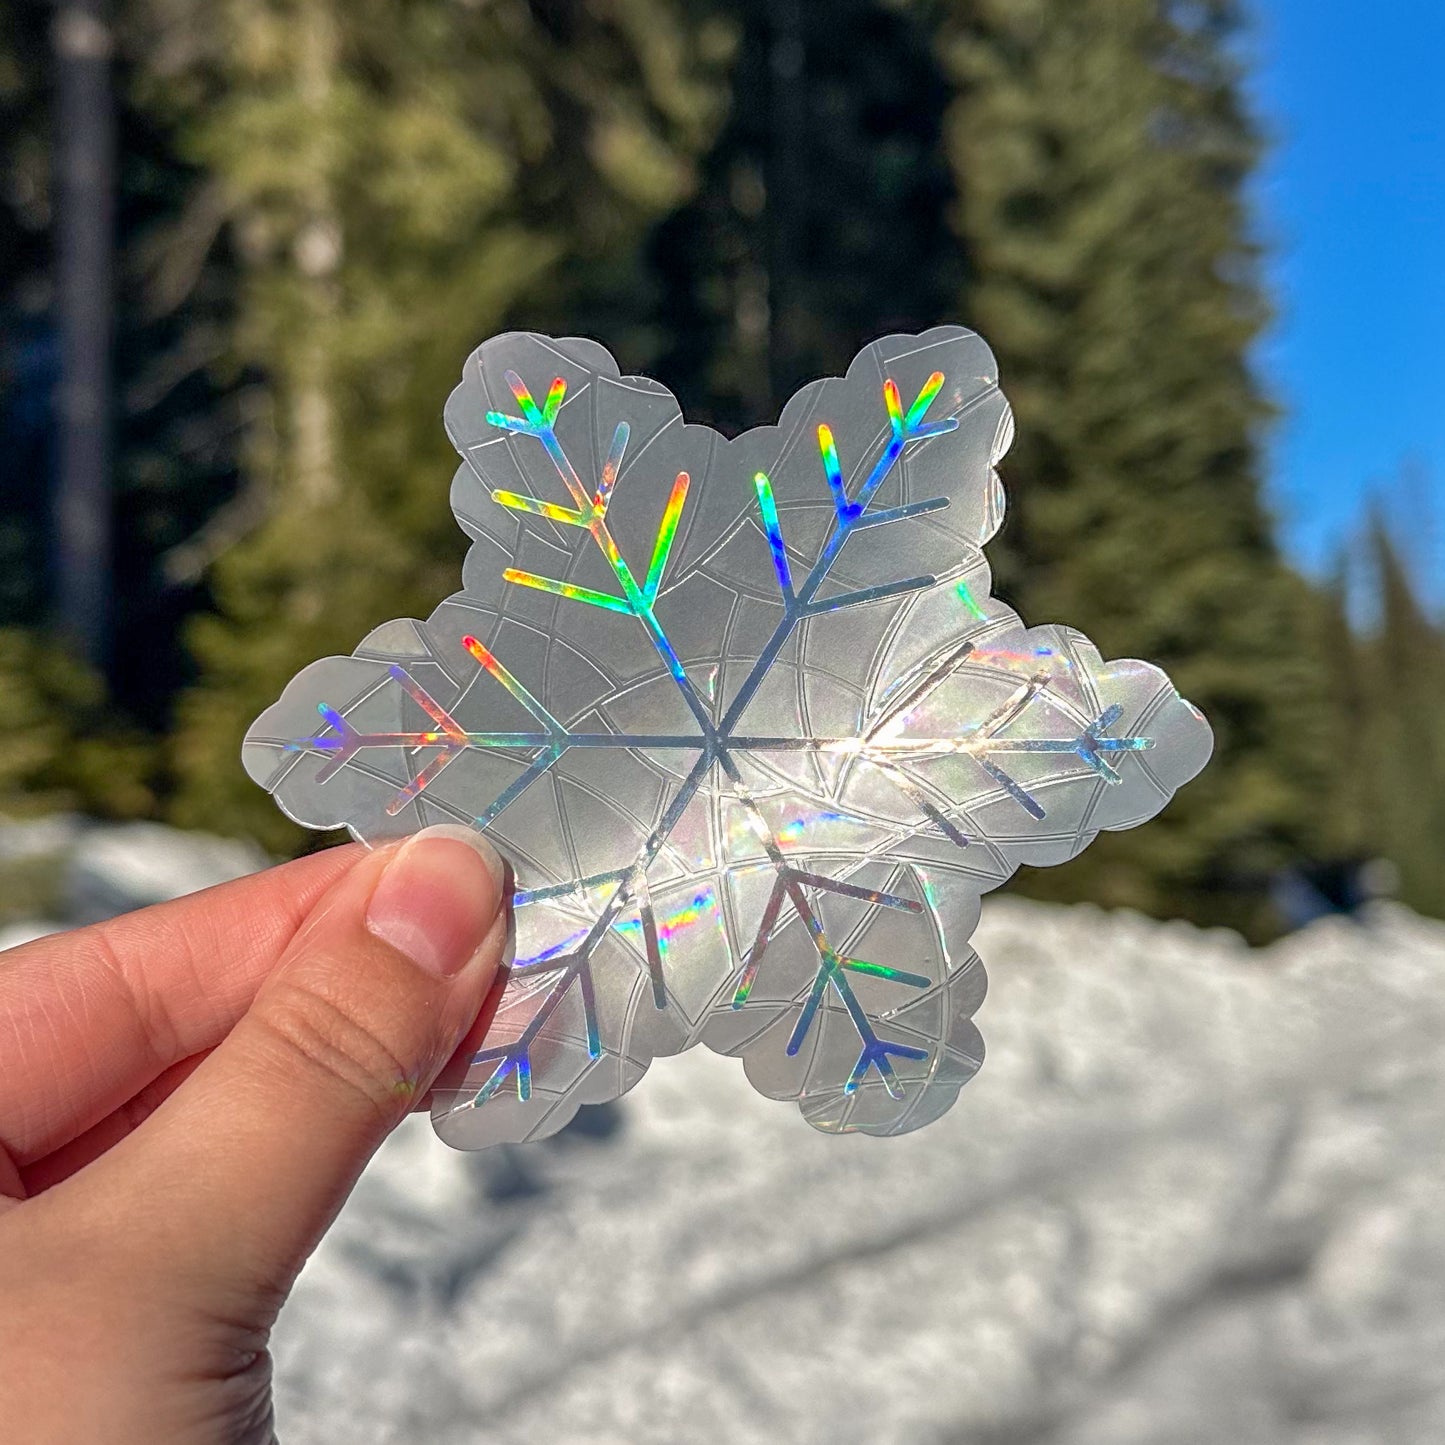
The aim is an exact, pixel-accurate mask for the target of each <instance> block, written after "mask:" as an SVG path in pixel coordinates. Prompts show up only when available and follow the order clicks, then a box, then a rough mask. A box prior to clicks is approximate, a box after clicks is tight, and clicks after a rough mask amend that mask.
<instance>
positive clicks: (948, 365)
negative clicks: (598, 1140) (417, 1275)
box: [244, 327, 1212, 1148]
mask: <svg viewBox="0 0 1445 1445" xmlns="http://www.w3.org/2000/svg"><path fill="white" fill-rule="evenodd" d="M446 422H447V428H448V431H449V432H450V435H451V437H452V440H453V442H454V444H455V445H456V448H457V450H458V452H459V453H460V455H461V458H462V464H461V467H460V469H459V470H458V471H457V474H456V476H455V479H454V481H453V483H452V496H451V502H452V508H453V510H454V511H455V513H456V516H457V520H458V522H459V523H460V524H461V526H462V528H463V529H464V530H465V531H466V533H467V535H468V536H469V537H470V538H471V540H472V545H471V548H470V551H469V553H468V555H467V560H466V564H465V568H464V572H463V587H462V590H461V591H460V592H458V593H456V594H455V595H454V596H452V597H450V598H448V599H447V600H446V601H445V602H443V603H442V604H441V605H440V606H439V607H438V608H437V610H436V611H435V612H434V613H433V614H432V616H431V617H430V618H429V619H427V620H426V621H425V622H419V621H415V620H411V619H405V620H400V621H395V622H389V623H387V624H385V625H384V626H382V627H380V628H378V629H377V630H376V631H374V632H373V633H372V634H371V635H370V636H369V637H367V638H366V639H365V640H364V641H362V642H361V644H360V645H359V646H358V647H357V649H356V651H355V653H354V654H353V655H352V656H350V657H332V658H325V659H323V660H321V661H319V662H316V663H314V664H312V665H311V666H310V667H308V668H306V669H305V670H304V671H303V672H301V673H300V674H299V675H298V676H297V677H296V678H295V679H294V680H293V681H292V683H291V684H290V685H289V686H288V687H287V689H286V691H285V693H284V694H283V695H282V697H281V698H280V700H279V701H278V702H276V703H275V704H274V705H273V706H271V707H270V708H268V709H267V710H266V712H265V713H263V714H262V715H261V717H260V718H258V719H257V720H256V723H255V724H254V726H253V727H252V729H251V731H250V733H249V735H248V736H247V739H246V744H245V750H244V758H245V765H246V768H247V770H248V771H249V772H250V774H251V776H252V777H253V778H255V780H256V781H257V782H258V783H260V784H261V785H262V786H263V787H265V788H266V789H268V790H269V791H270V792H271V793H273V794H274V795H275V797H276V800H277V802H278V803H279V804H280V806H281V807H282V808H283V809H284V810H285V812H286V813H287V814H288V816H290V817H292V818H294V819H296V820H297V821H298V822H300V823H303V824H305V825H307V826H309V827H314V828H333V827H338V826H345V827H347V828H349V829H350V830H351V832H352V833H353V834H354V835H355V836H356V837H358V838H360V839H362V840H364V841H367V842H371V843H375V842H378V841H381V840H385V839H388V838H392V837H396V836H398V835H402V834H407V833H411V832H414V831H416V830H417V829H419V828H422V827H425V826H427V825H428V824H431V823H437V822H448V823H463V824H467V825H469V826H473V827H476V828H479V829H484V830H485V831H486V833H487V835H488V836H489V837H490V838H492V839H493V841H494V842H495V843H496V845H497V847H498V849H499V850H500V851H501V852H502V853H503V854H504V855H505V856H506V858H507V859H508V860H509V862H510V863H511V865H512V869H513V873H514V878H515V885H516V893H515V898H514V906H515V919H516V928H515V940H516V941H515V958H514V960H513V962H512V963H511V966H510V972H509V975H508V979H507V983H506V987H505V990H504V992H503V994H502V996H501V1001H500V1004H499V1006H498V1008H497V1011H496V1014H495V1016H494V1017H493V1018H492V1019H491V1020H490V1022H489V1025H488V1027H487V1030H486V1033H485V1036H484V1037H481V1038H479V1039H478V1040H477V1041H476V1048H475V1051H474V1052H471V1053H469V1056H468V1062H467V1067H466V1068H465V1070H464V1071H453V1073H452V1074H450V1075H448V1076H447V1077H445V1078H444V1079H443V1080H442V1082H441V1084H440V1085H439V1087H438V1088H437V1090H436V1091H435V1099H436V1103H435V1108H434V1111H433V1118H434V1121H435V1124H436V1127H437V1130H438V1132H439V1133H440V1134H441V1136H442V1137H443V1138H444V1139H446V1140H447V1141H448V1142H449V1143H451V1144H454V1145H456V1146H458V1147H461V1148H477V1147H481V1146H483V1145H487V1144H491V1143H497V1142H501V1141H518V1140H524V1139H533V1138H537V1137H540V1136H542V1135H545V1134H548V1133H551V1132H553V1131H554V1130H556V1129H558V1128H560V1127H561V1126H562V1125H563V1124H564V1123H566V1121H567V1120H568V1119H569V1118H570V1117H571V1116H572V1114H573V1113H574V1112H575V1111H576V1109H577V1107H578V1106H579V1105H580V1104H582V1103H586V1102H600V1101H602V1100H606V1099H611V1098H615V1097H616V1096H617V1095H619V1094H621V1093H623V1092H625V1091H626V1090H627V1089H629V1088H631V1087H632V1086H633V1084H635V1083H636V1082H637V1081H638V1080H639V1079H640V1078H641V1077H642V1075H643V1073H644V1072H645V1071H646V1069H647V1066H648V1064H649V1062H650V1061H651V1060H652V1059H653V1058H654V1057H656V1056H658V1055H662V1054H672V1053H676V1052H678V1051H680V1050H682V1049H686V1048H689V1047H691V1046H692V1045H693V1044H696V1043H703V1044H705V1045H707V1046H708V1047H709V1048H712V1049H715V1050H718V1051H719V1052H721V1053H726V1054H732V1055H736V1056H738V1057H740V1058H741V1059H742V1061H743V1065H744V1068H745V1069H746V1071H747V1075H748V1078H749V1079H750V1080H751V1081H752V1083H753V1084H754V1085H755V1087H757V1088H758V1089H760V1090H761V1091H762V1092H763V1093H765V1094H767V1095H769V1096H771V1097H773V1098H778V1099H793V1100H796V1101H797V1103H798V1106H799V1108H800V1109H801V1110H802V1113H803V1115H804V1117H805V1118H806V1119H807V1120H808V1122H809V1123H811V1124H813V1125H814V1126H815V1127H817V1128H819V1129H823V1130H828V1131H832V1132H845V1131H853V1130H860V1131H863V1132H866V1133H870V1134H896V1133H902V1132H904V1131H906V1130H910V1129H915V1128H917V1127H919V1126H920V1125H922V1124H925V1123H927V1122H928V1121H929V1120H931V1119H934V1118H937V1117H938V1116H939V1115H940V1114H941V1113H943V1112H944V1110H946V1109H947V1108H948V1107H949V1106H950V1105H951V1104H952V1103H953V1101H954V1100H955V1099H956V1098H957V1096H958V1091H959V1089H960V1087H961V1086H962V1085H963V1084H964V1083H966V1082H967V1081H968V1079H969V1078H970V1077H971V1076H972V1075H973V1074H974V1072H975V1071H976V1070H977V1069H978V1067H979V1064H980V1062H981V1060H982V1058H983V1044H982V1040H981V1039H980V1037H979V1034H978V1031H977V1029H976V1028H975V1027H974V1025H973V1023H972V1016H973V1014H974V1012H975V1011H976V1010H977V1008H978V1006H979V1004H980V1003H981V1002H982V999H983V995H984V988H985V980H984V973H983V967H982V965H981V963H980V962H979V959H978V957H977V955H976V954H975V953H974V952H973V951H972V949H971V948H970V946H969V938H970V935H971V934H972V932H973V929H974V925H975V923H976V921H977V918H978V912H979V900H980V898H981V896H982V894H983V893H985V892H986V891H988V890H989V889H991V888H995V887H997V886H998V885H999V884H1000V883H1001V882H1003V881H1004V879H1006V878H1007V877H1008V876H1009V875H1010V874H1011V873H1012V872H1013V871H1014V870H1015V869H1016V868H1017V867H1018V866H1019V865H1020V864H1022V863H1030V864H1035V865H1038V864H1052V863H1062V862H1065V861H1066V860H1067V859H1069V858H1072V857H1073V856H1074V855H1075V854H1076V853H1078V852H1079V851H1080V850H1081V849H1083V848H1084V847H1086V846H1087V845H1088V844H1089V842H1090V841H1092V839H1093V838H1094V837H1095V836H1096V835H1097V834H1098V832H1099V831H1100V830H1101V829H1105V828H1109V829H1117V828H1129V827H1133V826H1135V825H1136V824H1138V823H1142V822H1144V821H1145V820H1146V819H1148V818H1150V817H1152V816H1153V815H1154V814H1155V813H1157V812H1158V811H1159V810H1160V809H1161V808H1162V807H1163V806H1164V805H1165V804H1166V803H1167V802H1168V801H1169V798H1170V797H1171V796H1172V794H1173V792H1174V790H1175V789H1176V788H1178V787H1179V786H1181V785H1182V784H1183V783H1185V782H1187V781H1188V780H1189V779H1190V778H1191V777H1193V776H1194V775H1195V774H1196V773H1197V772H1198V771H1199V770H1200V768H1202V767H1203V766H1204V764H1205V762H1206V761H1207V759H1208V757H1209V753H1210V749H1211V746H1212V735H1211V733H1210V730H1209V726H1208V724H1207V723H1206V722H1205V720H1204V718H1203V717H1202V716H1201V714H1200V713H1199V712H1198V711H1197V710H1196V709H1195V708H1193V707H1192V706H1191V705H1190V704H1189V703H1187V702H1185V701H1184V700H1183V699H1181V698H1180V696H1179V694H1178V693H1177V692H1176V691H1175V690H1174V688H1173V687H1172V686H1171V685H1170V683H1169V680H1168V678H1166V677H1165V676H1164V675H1163V673H1161V672H1160V671H1159V670H1158V669H1157V668H1154V667H1152V666H1150V665H1149V664H1148V663H1144V662H1136V661H1116V662H1105V661H1104V660H1103V659H1102V658H1101V657H1100V656H1099V654H1098V652H1097V651H1096V650H1095V649H1094V648H1093V646H1092V645H1091V644H1090V643H1089V642H1088V641H1087V639H1085V638H1084V637H1082V636H1081V635H1080V634H1079V633H1077V632H1073V631H1071V630H1070V629H1068V628H1065V627H1057V626H1051V627H1037V628H1025V627H1024V626H1023V624H1022V623H1021V622H1020V620H1019V618H1018V617H1017V616H1016V615H1015V614H1014V613H1013V612H1012V611H1010V609H1009V608H1008V607H1006V606H1005V605H1004V604H1003V603H1001V602H999V601H998V600H997V599H995V598H993V597H991V596H990V592H989V570H988V565H987V563H986V561H985V559H984V555H983V552H982V547H983V544H984V543H985V542H986V541H987V540H988V539H989V538H990V537H991V536H992V535H993V534H994V532H995V531H996V530H997V529H998V526H999V524H1000V522H1001V521H1002V517H1003V492H1002V488H1001V486H1000V484H999V481H998V478H997V476H996V474H995V472H994V467H995V465H996V464H997V462H998V460H999V458H1000V457H1001V456H1002V455H1003V453H1004V451H1005V450H1006V449H1007V447H1008V444H1009V441H1010V438H1011V436H1012V421H1011V416H1010V412H1009V408H1008V404H1007V402H1006V401H1005V400H1004V397H1003V395H1002V393H1001V392H1000V390H999V385H998V377H997V370H996V367H995V364H994V359H993V356H992V354H991V353H990V352H989V349H988V347H987V346H986V345H985V344H984V343H983V342H982V341H981V340H980V339H979V337H977V336H976V335H974V334H973V333H972V332H970V331H967V330H964V329H963V328H961V327H940V328H937V329H936V330H933V331H929V332H926V333H924V334H923V335H921V336H890V337H886V338H884V339H883V340H880V341H876V342H874V343H873V344H872V345H870V346H868V347H867V348H865V349H864V350H863V351H862V352H861V353H860V354H859V355H858V356H857V357H856V358H855V360H854V361H853V364H852V365H851V366H850V367H849V369H848V374H847V376H846V377H841V378H836V377H835V378H829V379H827V380H823V381H818V382H814V383H812V384H810V385H808V386H806V387H804V388H803V389H802V390H801V391H800V392H799V393H798V394H797V395H796V396H794V397H793V398H792V399H791V400H790V401H789V402H788V404H787V406H786V407H785V408H784V411H783V415H782V419H781V422H780V423H779V425H777V426H773V427H760V428H758V429H757V430H755V431H751V432H748V433H746V434H745V435H743V436H740V437H737V438H736V439H733V440H727V439H725V438H723V437H722V436H720V435H718V434H717V433H716V432H714V431H712V430H710V429H709V428H706V427H699V426H690V425H688V424H686V423H685V422H684V421H683V418H682V415H681V413H680V411H679V408H678V405H677V402H676V401H675V400H674V398H673V397H672V395H671V394H670V393H669V392H668V391H666V390H665V389H664V388H663V387H662V386H660V385H658V384H657V383H656V382H653V381H650V380H648V379H646V378H644V377H624V376H621V375H619V373H618V369H617V365H616V363H615V362H614V361H613V359H612V357H611V356H610V355H609V354H608V353H607V351H606V350H604V349H603V348H602V347H601V346H599V345H598V344H597V343H595V342H592V341H586V340H578V339H575V338H573V339H566V340H553V339H550V338H548V337H544V336H537V335H532V334H529V333H514V334H510V335H506V336H500V337H497V338H495V339H493V340H491V341H488V342H487V343H486V344H485V345H483V346H482V347H481V348H480V349H479V350H478V351H477V352H475V353H474V354H473V355H472V357H471V358H470V359H469V360H468V362H467V365H466V368H465V371H464V375H463V379H462V382H461V384H460V386H458V387H457V389H456V390H455V391H454V392H453V393H452V396H451V399H450V400H449V402H448V403H447V408H446Z"/></svg>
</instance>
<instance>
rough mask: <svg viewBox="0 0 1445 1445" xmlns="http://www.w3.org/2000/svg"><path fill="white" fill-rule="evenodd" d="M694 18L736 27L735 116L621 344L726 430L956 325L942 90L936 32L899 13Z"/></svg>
mask: <svg viewBox="0 0 1445 1445" xmlns="http://www.w3.org/2000/svg"><path fill="white" fill-rule="evenodd" d="M689 5H690V7H691V9H692V10H693V12H694V13H697V14H699V15H700V16H712V17H713V18H714V23H719V21H720V18H721V17H726V19H727V20H728V21H730V22H731V24H732V25H733V26H734V27H735V29H736V42H735V51H734V60H733V63H732V67H731V71H730V82H731V91H732V104H731V108H730V113H729V117H728V121H727V124H726V126H725V127H724V128H723V129H722V131H721V132H720V133H719V135H718V137H717V140H716V142H715V143H714V145H713V146H712V148H711V149H710V151H709V152H708V154H707V157H706V159H705V160H704V162H703V164H702V183H701V185H700V186H699V188H698V192H697V194H696V196H695V197H693V198H692V199H691V200H690V201H689V202H688V203H687V204H686V205H685V206H683V207H681V208H679V209H678V210H677V211H676V212H675V213H674V214H672V215H671V216H669V217H668V218H667V219H666V221H665V222H664V223H663V224H661V225H660V226H659V227H658V229H657V232H656V234H655V235H654V237H653V239H652V243H651V247H650V253H651V261H652V267H653V270H654V273H655V275H656V278H657V279H656V289H655V296H654V298H653V305H652V309H651V314H650V317H649V324H648V325H647V326H646V327H644V328H640V332H641V334H639V335H638V336H637V337H636V338H635V339H634V338H633V337H632V336H631V335H628V334H623V335H621V336H620V338H619V339H620V342H621V350H622V352H623V354H624V356H625V357H626V358H627V360H628V361H629V363H630V364H635V365H637V366H640V367H644V368H646V369H648V370H649V371H650V372H651V373H652V374H655V375H656V376H658V377H659V379H661V380H662V381H664V382H665V383H666V384H667V385H668V386H669V387H671V388H672V389H673V390H674V391H675V392H676V393H677V394H678V395H679V397H680V398H681V399H682V401H683V403H684V407H685V410H686V412H687V415H688V416H689V417H690V418H691V419H693V420H696V421H704V422H708V423H710V424H711V425H714V426H717V427H720V428H721V429H722V430H724V431H725V432H730V433H731V432H737V431H740V430H743V429H745V428H747V427H751V426H757V425H760V424H764V423H769V422H772V421H774V420H775V419H776V417H777V413H778V409H779V407H780V406H781V405H782V403H783V402H785V401H786V400H787V398H788V397H789V396H790V395H791V394H792V393H793V392H794V391H795V390H796V389H797V388H798V387H799V386H800V385H802V384H803V383H804V382H807V381H810V380H812V379H813V378H815V377H818V376H827V375H833V374H837V373H839V372H841V371H842V370H843V369H844V368H845V367H846V366H847V364H848V362H849V361H851V360H852V358H853V356H854V355H855V354H856V353H857V352H858V351H859V350H860V349H861V348H862V347H863V346H864V345H865V344H866V343H867V342H869V341H871V340H873V339H874V338H875V337H877V336H881V335H885V334H887V333H888V332H890V331H918V330H922V329H924V328H926V327H927V326H930V325H933V324H935V323H937V322H938V321H940V320H944V319H947V317H946V313H947V311H948V309H949V307H950V304H951V298H952V296H953V295H954V293H955V292H956V290H957V284H958V276H957V254H956V248H955V247H953V246H952V244H951V243H950V242H949V239H948V237H947V232H946V227H945V213H946V208H947V205H948V202H949V199H950V197H951V195H952V185H951V182H950V179H949V175H948V171H947V167H946V165H945V163H944V159H943V155H942V150H941V146H940V137H939V124H940V120H941V117H942V114H943V111H944V108H945V106H946V104H947V101H948V95H949V91H948V86H947V83H946V81H945V80H944V77H943V76H942V74H941V73H940V71H939V68H938V64H937V61H936V60H935V58H934V56H933V54H932V50H931V35H930V31H929V29H928V27H927V26H926V25H925V24H923V23H922V22H921V21H920V19H919V17H918V16H916V15H914V14H912V13H911V12H910V11H909V10H908V8H907V7H906V6H903V5H900V4H897V3H893V0H829V3H827V4H826V5H823V4H816V3H811V0H778V3H773V0H766V3H765V0H733V3H728V4H718V3H716V0H689ZM619 329H620V328H619ZM609 334H612V333H611V331H609Z"/></svg>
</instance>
